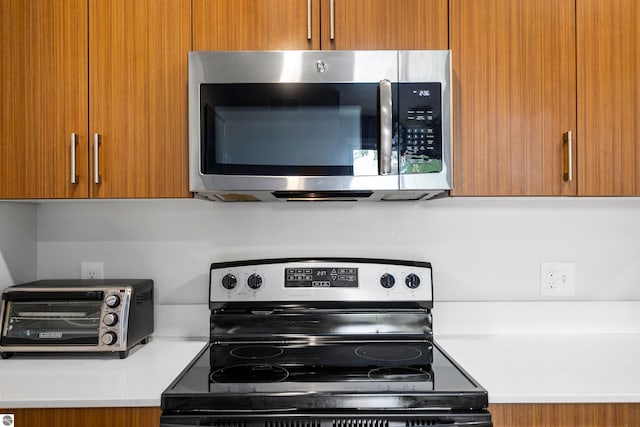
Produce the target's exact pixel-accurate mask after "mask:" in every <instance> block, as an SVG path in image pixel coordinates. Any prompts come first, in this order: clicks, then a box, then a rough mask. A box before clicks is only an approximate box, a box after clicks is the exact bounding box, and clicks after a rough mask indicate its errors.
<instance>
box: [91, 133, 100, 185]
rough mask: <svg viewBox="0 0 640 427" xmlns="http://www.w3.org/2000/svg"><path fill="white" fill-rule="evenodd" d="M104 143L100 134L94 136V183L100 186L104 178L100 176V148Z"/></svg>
mask: <svg viewBox="0 0 640 427" xmlns="http://www.w3.org/2000/svg"><path fill="white" fill-rule="evenodd" d="M101 143H102V141H101V138H100V134H99V133H94V134H93V182H94V183H95V184H100V181H101V180H102V177H101V176H100V153H99V151H98V148H99V147H100V144H101Z"/></svg>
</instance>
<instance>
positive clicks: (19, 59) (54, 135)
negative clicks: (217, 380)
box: [0, 0, 89, 199]
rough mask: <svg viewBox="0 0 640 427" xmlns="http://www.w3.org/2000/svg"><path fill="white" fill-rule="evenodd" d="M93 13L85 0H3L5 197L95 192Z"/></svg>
mask: <svg viewBox="0 0 640 427" xmlns="http://www.w3.org/2000/svg"><path fill="white" fill-rule="evenodd" d="M86 16H87V3H86V0H41V1H25V0H2V1H0V40H1V42H0V198H2V199H14V198H15V199H22V198H70V197H87V195H88V188H89V182H88V178H87V176H88V168H87V166H88V162H87V156H88V154H87V149H88V138H87V129H88V124H87V120H88V119H87V102H88V101H87V99H88V98H87V90H88V83H87V69H88V58H87V45H88V38H87V34H88V33H87V20H86ZM72 133H75V134H77V138H78V139H77V141H78V144H77V146H76V152H75V154H76V157H77V161H76V163H75V167H76V175H78V177H79V179H78V182H77V183H76V184H73V183H72V182H71V168H72V166H71V159H72V155H71V134H72Z"/></svg>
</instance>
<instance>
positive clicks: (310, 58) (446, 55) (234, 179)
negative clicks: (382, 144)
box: [188, 50, 452, 201]
mask: <svg viewBox="0 0 640 427" xmlns="http://www.w3.org/2000/svg"><path fill="white" fill-rule="evenodd" d="M318 64H324V65H323V66H322V68H323V69H324V71H323V72H318ZM383 80H389V81H390V82H392V83H394V82H397V81H400V82H442V94H441V95H442V100H443V107H442V108H443V117H442V128H443V141H442V142H443V168H444V169H443V171H442V172H441V173H428V174H413V175H400V176H398V175H397V161H395V160H394V161H393V162H392V163H393V166H392V170H391V172H390V173H388V174H387V175H381V174H379V175H377V176H376V175H373V176H364V175H363V176H353V177H348V176H347V177H345V176H325V177H318V176H302V175H301V176H251V175H233V176H230V175H204V174H202V173H201V170H200V165H201V158H200V129H201V126H200V124H201V123H200V84H202V83H354V82H361V83H376V84H378V83H379V82H380V81H383ZM450 82H451V55H450V52H449V51H400V52H398V51H313V50H309V51H254V52H242V51H228V52H204V51H193V52H189V101H188V102H189V185H190V190H191V191H193V192H195V193H197V194H196V197H199V198H204V199H209V200H218V201H225V200H257V201H286V200H287V199H282V198H277V197H275V196H274V194H273V193H274V192H276V191H304V192H323V191H332V192H344V193H345V195H344V200H365V201H380V200H426V199H430V198H433V197H436V196H438V195H440V194H442V193H443V192H444V191H446V190H449V189H451V177H452V172H451V167H450V165H451V159H452V149H451V83H450ZM386 167H387V166H386V165H385V168H386ZM387 170H388V169H387ZM356 191H370V192H371V195H370V196H355V197H352V196H351V195H350V194H349V192H356ZM321 200H322V199H321ZM330 200H336V199H334V198H330Z"/></svg>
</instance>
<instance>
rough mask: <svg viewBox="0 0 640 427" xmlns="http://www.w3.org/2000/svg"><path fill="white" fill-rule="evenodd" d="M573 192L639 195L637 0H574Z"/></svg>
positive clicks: (639, 45)
mask: <svg viewBox="0 0 640 427" xmlns="http://www.w3.org/2000/svg"><path fill="white" fill-rule="evenodd" d="M576 4H577V24H578V25H577V46H578V50H577V56H578V136H579V140H578V144H579V145H578V146H579V156H578V193H579V194H580V195H584V196H638V195H640V28H639V26H638V22H640V2H638V1H637V0H616V1H610V2H603V1H598V0H578V1H577V3H576Z"/></svg>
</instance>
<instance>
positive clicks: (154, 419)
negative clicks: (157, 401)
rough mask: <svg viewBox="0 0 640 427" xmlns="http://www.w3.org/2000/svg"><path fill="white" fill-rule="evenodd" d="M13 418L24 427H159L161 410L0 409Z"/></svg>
mask: <svg viewBox="0 0 640 427" xmlns="http://www.w3.org/2000/svg"><path fill="white" fill-rule="evenodd" d="M0 412H2V413H3V414H14V421H15V422H14V423H15V425H16V426H24V427H69V426H92V427H158V426H160V414H161V410H160V408H34V409H31V408H29V409H0Z"/></svg>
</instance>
